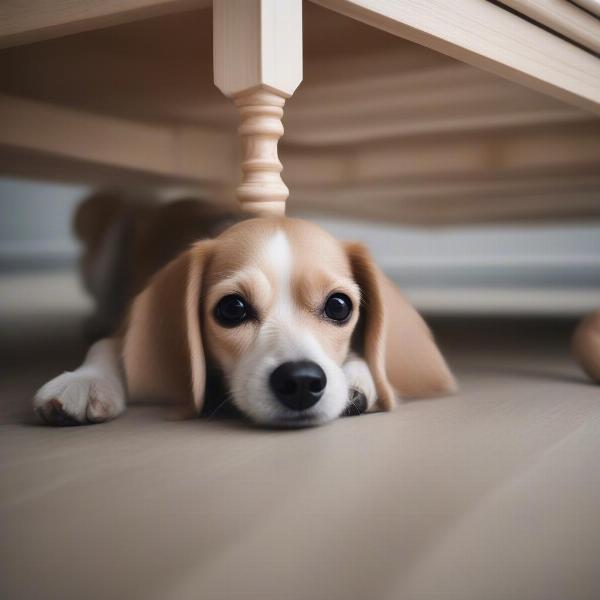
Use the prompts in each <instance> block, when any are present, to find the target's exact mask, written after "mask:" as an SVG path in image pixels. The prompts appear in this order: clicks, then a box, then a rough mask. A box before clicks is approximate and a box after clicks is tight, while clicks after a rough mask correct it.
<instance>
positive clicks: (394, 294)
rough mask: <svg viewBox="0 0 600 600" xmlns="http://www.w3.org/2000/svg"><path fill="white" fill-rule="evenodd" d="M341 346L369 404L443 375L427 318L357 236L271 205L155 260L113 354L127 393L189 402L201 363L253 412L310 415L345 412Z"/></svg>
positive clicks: (201, 388)
mask: <svg viewBox="0 0 600 600" xmlns="http://www.w3.org/2000/svg"><path fill="white" fill-rule="evenodd" d="M351 348H352V349H353V350H354V351H355V352H357V353H358V354H359V355H361V356H362V358H363V359H364V361H365V362H366V364H367V365H368V367H369V370H370V372H371V376H372V380H373V382H374V384H375V388H376V394H377V402H376V407H378V408H381V409H384V410H389V409H391V408H392V407H393V405H394V403H395V398H394V395H395V393H396V392H397V393H399V394H400V395H401V396H412V397H415V396H426V395H437V394H441V393H445V392H448V391H450V390H451V389H452V388H453V386H454V380H453V378H452V375H451V374H450V372H449V370H448V368H447V366H446V364H445V362H444V359H443V358H442V356H441V354H440V353H439V351H438V349H437V347H436V345H435V343H434V341H433V339H432V337H431V335H430V333H429V330H428V329H427V326H426V325H425V323H424V322H423V321H422V319H421V318H420V317H419V315H418V314H417V313H416V311H415V310H414V309H413V308H412V307H411V306H410V305H409V304H408V303H407V302H406V301H405V300H404V299H403V298H402V296H401V295H400V294H399V292H398V291H397V290H396V289H395V287H394V286H393V284H391V283H390V282H389V281H388V280H387V279H386V278H385V276H384V275H383V274H382V273H381V272H380V271H379V270H378V268H377V267H376V266H375V265H374V263H373V261H372V260H371V258H370V256H369V254H368V252H367V251H366V249H365V248H364V247H363V246H361V245H360V244H344V243H341V242H339V241H337V240H336V239H334V238H333V237H332V236H330V235H329V234H328V233H326V232H325V231H323V230H322V229H321V228H320V227H318V226H316V225H314V224H311V223H309V222H307V221H302V220H297V219H287V218H275V217H274V218H260V219H251V220H248V221H244V222H242V223H238V224H237V225H234V226H233V227H231V228H230V229H228V230H227V231H225V232H224V233H223V234H221V235H220V236H219V237H218V238H216V239H214V240H206V241H202V242H199V243H197V244H196V245H194V246H193V247H192V248H191V249H190V250H188V251H187V252H185V253H184V254H182V255H180V256H179V257H178V258H177V259H175V260H174V261H173V262H171V263H170V264H169V265H167V266H166V267H165V268H163V269H162V270H161V271H160V272H159V273H158V274H157V275H156V276H155V277H154V278H153V279H152V280H151V282H150V284H149V285H148V287H147V288H146V289H145V290H144V291H143V292H142V293H141V294H140V295H139V296H138V297H137V298H136V300H135V301H134V303H133V307H132V311H131V314H130V318H129V322H128V325H127V330H126V333H125V342H124V364H125V371H126V375H127V382H128V386H129V390H130V393H131V394H133V395H155V396H156V395H158V396H162V397H169V398H174V399H178V400H180V401H182V402H187V401H191V402H193V405H194V406H195V408H196V410H198V411H200V410H201V408H202V405H203V402H204V392H205V384H206V369H207V364H209V365H213V366H216V367H217V368H218V369H219V370H220V371H221V372H222V373H223V376H224V378H225V382H226V384H227V386H228V389H229V393H230V394H231V399H232V401H233V402H234V404H235V405H236V406H237V408H238V409H239V410H241V411H242V413H244V414H245V415H246V416H248V417H250V418H251V419H252V420H253V421H255V422H258V423H262V424H269V425H291V426H293V425H312V424H321V423H325V422H327V421H330V420H332V419H334V418H336V417H338V416H340V415H341V414H342V413H343V412H344V410H345V408H346V406H347V404H348V401H349V386H348V382H347V381H346V377H345V374H344V370H343V365H344V363H345V361H346V360H347V358H348V355H349V352H350V350H351ZM369 408H371V407H369Z"/></svg>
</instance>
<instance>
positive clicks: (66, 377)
mask: <svg viewBox="0 0 600 600" xmlns="http://www.w3.org/2000/svg"><path fill="white" fill-rule="evenodd" d="M33 408H34V410H35V412H36V413H37V414H38V415H39V416H40V417H41V419H42V420H43V421H45V422H47V423H50V424H52V425H77V424H81V423H100V422H102V421H108V420H109V419H114V418H115V417H116V416H118V415H119V414H121V413H122V412H123V411H124V410H125V385H124V382H123V375H122V371H121V365H120V341H119V340H118V339H115V338H106V339H103V340H100V341H98V342H96V343H95V344H93V345H92V346H91V347H90V349H89V351H88V353H87V355H86V357H85V360H84V362H83V364H82V365H81V366H80V367H79V368H78V369H76V370H75V371H68V372H66V373H63V374H62V375H59V376H58V377H56V378H54V379H52V380H51V381H49V382H48V383H46V384H45V385H44V386H42V387H41V388H40V389H39V390H38V392H37V393H36V395H35V398H34V400H33Z"/></svg>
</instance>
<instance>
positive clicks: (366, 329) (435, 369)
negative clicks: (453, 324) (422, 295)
mask: <svg viewBox="0 0 600 600" xmlns="http://www.w3.org/2000/svg"><path fill="white" fill-rule="evenodd" d="M346 251H347V253H348V257H349V259H350V263H351V265H352V272H353V275H354V278H355V280H356V281H357V283H358V285H359V286H360V289H361V294H362V306H361V318H360V320H359V325H358V336H359V338H360V339H359V345H361V346H362V348H360V349H359V352H360V353H361V354H362V356H363V358H364V359H365V361H366V362H367V364H368V365H369V369H370V370H371V375H372V377H373V380H374V381H375V386H376V388H377V396H378V403H379V406H380V407H381V408H382V409H384V410H391V409H392V408H393V406H394V404H395V396H394V391H395V392H397V393H398V394H399V395H400V397H404V398H421V397H426V396H438V395H441V394H446V393H450V392H453V391H455V390H456V382H455V380H454V377H453V376H452V373H451V372H450V370H449V369H448V366H447V365H446V361H445V360H444V357H443V356H442V355H441V353H440V351H439V349H438V347H437V346H436V344H435V341H434V339H433V336H432V335H431V332H430V331H429V328H428V327H427V325H426V324H425V321H423V319H422V318H421V316H420V315H419V314H418V313H417V311H416V310H415V309H414V308H413V307H412V306H411V305H410V304H409V303H408V301H407V300H406V299H405V298H403V297H402V295H401V294H400V292H399V291H398V289H397V288H396V286H395V285H394V284H393V283H392V282H391V281H390V280H389V279H388V278H387V277H386V276H385V275H384V274H383V272H382V271H381V270H380V269H379V268H378V267H377V266H376V265H375V263H374V262H373V259H372V258H371V256H370V254H369V251H368V250H367V249H366V248H365V247H364V246H363V245H362V244H356V243H350V244H347V245H346Z"/></svg>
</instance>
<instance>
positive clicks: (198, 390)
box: [123, 240, 213, 412]
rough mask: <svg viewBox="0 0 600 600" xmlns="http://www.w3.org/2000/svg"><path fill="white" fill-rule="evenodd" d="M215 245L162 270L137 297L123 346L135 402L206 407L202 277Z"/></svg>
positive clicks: (192, 252)
mask: <svg viewBox="0 0 600 600" xmlns="http://www.w3.org/2000/svg"><path fill="white" fill-rule="evenodd" d="M212 244H213V242H212V241H210V240H209V241H205V242H200V243H198V244H196V245H195V246H194V247H192V248H191V249H190V250H188V251H187V252H185V253H183V254H181V255H180V256H179V257H178V258H176V259H175V260H173V261H172V262H170V263H169V264H168V265H167V266H165V267H163V268H162V269H161V270H160V271H159V272H158V273H157V274H156V275H154V277H153V278H152V279H151V280H150V282H149V283H148V285H147V287H146V288H145V289H144V290H143V291H142V292H141V293H140V294H139V295H138V296H137V297H136V299H135V300H134V302H133V305H132V308H131V312H130V315H129V322H128V323H127V329H126V331H125V338H124V344H123V362H124V367H125V375H126V379H127V386H128V389H129V393H130V395H132V396H145V397H148V396H150V397H159V398H168V399H169V400H175V401H176V402H178V403H181V404H189V403H191V404H193V406H194V408H195V410H196V411H197V412H200V410H201V409H202V404H203V402H204V387H205V383H206V365H205V360H204V348H203V346H202V334H201V328H200V318H199V313H200V293H201V287H202V274H203V270H204V265H205V263H206V261H207V257H208V254H209V250H210V248H211V247H212Z"/></svg>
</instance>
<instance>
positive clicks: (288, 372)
mask: <svg viewBox="0 0 600 600" xmlns="http://www.w3.org/2000/svg"><path fill="white" fill-rule="evenodd" d="M269 384H270V386H271V389H272V390H273V393H274V394H275V397H276V398H277V400H279V402H281V404H283V405H284V406H286V407H287V408H290V409H292V410H297V411H302V410H306V409H308V408H310V407H311V406H314V405H315V404H316V403H317V402H318V401H319V400H320V399H321V396H323V393H324V392H325V387H326V385H327V377H326V376H325V372H324V371H323V369H322V368H321V367H320V366H319V365H318V364H317V363H316V362H312V361H310V360H299V361H293V362H292V361H290V362H285V363H283V364H281V365H279V366H278V367H277V368H276V369H275V370H274V371H273V372H272V373H271V377H270V379H269Z"/></svg>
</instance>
